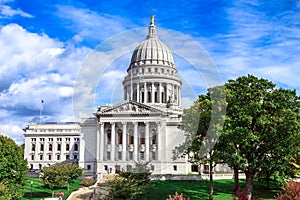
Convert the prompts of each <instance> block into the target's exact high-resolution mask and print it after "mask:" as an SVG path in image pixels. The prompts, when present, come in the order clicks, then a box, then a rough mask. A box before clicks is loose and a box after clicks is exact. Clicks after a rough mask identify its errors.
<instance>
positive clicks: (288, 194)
mask: <svg viewBox="0 0 300 200" xmlns="http://www.w3.org/2000/svg"><path fill="white" fill-rule="evenodd" d="M282 189H283V190H284V192H283V193H281V194H279V195H278V196H277V197H276V198H275V199H276V200H294V199H300V183H297V182H294V181H292V180H291V181H288V182H287V183H286V185H285V186H284V187H283V188H282Z"/></svg>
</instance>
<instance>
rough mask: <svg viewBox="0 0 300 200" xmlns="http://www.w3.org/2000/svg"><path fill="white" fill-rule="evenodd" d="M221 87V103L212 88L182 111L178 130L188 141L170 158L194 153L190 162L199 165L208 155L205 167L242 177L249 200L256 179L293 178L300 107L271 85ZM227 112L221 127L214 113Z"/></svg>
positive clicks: (247, 79)
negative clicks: (227, 168) (221, 167)
mask: <svg viewBox="0 0 300 200" xmlns="http://www.w3.org/2000/svg"><path fill="white" fill-rule="evenodd" d="M224 87H225V92H226V102H225V103H224V101H222V100H223V99H225V98H222V97H223V95H222V92H220V91H222V90H218V87H215V88H210V89H209V90H208V93H207V94H206V95H200V96H199V98H198V99H197V101H195V103H194V105H193V106H192V107H191V108H189V109H186V110H185V111H184V116H183V124H182V127H181V128H182V129H183V130H184V131H185V132H186V134H187V139H186V141H185V143H184V144H183V145H181V146H179V147H178V148H176V149H175V151H174V155H175V156H178V155H180V154H181V155H185V154H188V153H189V152H194V153H196V154H195V155H194V156H193V157H192V158H191V162H194V163H201V162H205V157H207V156H203V155H205V154H204V152H205V151H206V152H208V153H209V154H210V155H211V156H210V157H209V160H206V162H212V161H213V162H214V163H226V164H227V165H229V166H230V167H232V168H234V169H237V170H243V171H245V174H246V180H247V184H246V190H245V191H246V193H247V198H248V199H251V195H252V190H253V180H254V178H255V176H256V175H260V176H262V177H263V176H264V177H270V176H281V177H284V176H292V174H291V173H292V171H293V170H291V165H290V164H289V163H290V161H291V159H292V158H293V157H294V156H295V155H296V156H297V155H299V152H297V150H298V149H299V144H298V141H299V139H300V135H299V134H300V120H299V117H300V114H299V111H300V109H299V108H300V101H299V97H298V96H297V95H296V92H295V91H292V90H286V89H281V88H279V89H277V88H275V84H273V83H272V82H270V81H268V80H266V79H259V78H257V77H254V76H252V75H248V76H243V77H239V78H237V79H236V80H229V81H228V82H227V83H226V84H225V85H224ZM212 94H217V96H216V97H219V98H212ZM224 105H225V106H224ZM225 107H227V109H226V108H225ZM225 109H226V117H225V124H224V127H223V126H222V125H223V123H222V122H223V120H224V118H223V116H224V115H222V114H218V112H220V113H224V110H225ZM211 136H213V137H211ZM218 137H219V138H218ZM216 139H218V141H216ZM203 150H204V151H203ZM207 150H210V151H207Z"/></svg>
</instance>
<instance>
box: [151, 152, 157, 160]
mask: <svg viewBox="0 0 300 200" xmlns="http://www.w3.org/2000/svg"><path fill="white" fill-rule="evenodd" d="M151 157H152V160H156V153H155V152H151Z"/></svg>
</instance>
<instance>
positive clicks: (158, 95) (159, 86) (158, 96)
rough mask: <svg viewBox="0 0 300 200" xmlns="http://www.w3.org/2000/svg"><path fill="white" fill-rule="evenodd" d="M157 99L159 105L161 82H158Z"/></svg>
mask: <svg viewBox="0 0 300 200" xmlns="http://www.w3.org/2000/svg"><path fill="white" fill-rule="evenodd" d="M157 98H158V103H161V82H159V85H158V94H157Z"/></svg>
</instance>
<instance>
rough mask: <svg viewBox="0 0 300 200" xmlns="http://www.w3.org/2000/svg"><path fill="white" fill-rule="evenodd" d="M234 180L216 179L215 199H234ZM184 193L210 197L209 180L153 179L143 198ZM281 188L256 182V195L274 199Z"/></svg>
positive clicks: (157, 197) (198, 197) (196, 196)
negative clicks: (268, 186)
mask: <svg viewBox="0 0 300 200" xmlns="http://www.w3.org/2000/svg"><path fill="white" fill-rule="evenodd" d="M240 187H241V188H244V187H245V180H240ZM232 189H233V180H216V181H214V200H231V199H232ZM176 191H177V192H178V193H183V195H184V197H186V198H187V197H190V198H191V200H194V199H201V200H202V199H209V181H207V180H201V181H151V184H150V187H148V188H147V189H146V194H145V196H144V197H143V199H146V200H152V199H155V200H160V199H161V200H165V199H166V198H167V197H168V196H169V194H171V195H174V194H175V192H176ZM278 192H279V190H271V191H269V190H267V189H266V186H265V184H263V183H261V182H255V184H254V196H256V197H259V198H260V199H262V200H271V199H274V196H275V194H276V193H278Z"/></svg>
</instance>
